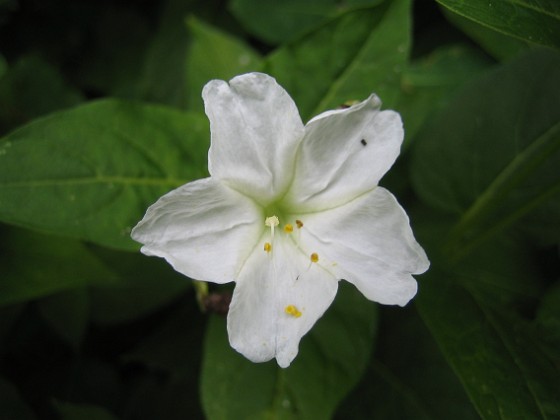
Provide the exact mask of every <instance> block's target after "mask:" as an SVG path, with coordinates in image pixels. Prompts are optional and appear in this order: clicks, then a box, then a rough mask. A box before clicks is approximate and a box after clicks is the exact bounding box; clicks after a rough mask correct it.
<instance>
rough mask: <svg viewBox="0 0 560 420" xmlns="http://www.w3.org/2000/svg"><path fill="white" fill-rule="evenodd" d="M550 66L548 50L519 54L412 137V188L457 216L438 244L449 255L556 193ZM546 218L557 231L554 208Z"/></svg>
mask: <svg viewBox="0 0 560 420" xmlns="http://www.w3.org/2000/svg"><path fill="white" fill-rule="evenodd" d="M558 68H560V54H557V53H554V52H552V51H551V50H538V51H534V52H531V53H528V54H525V55H523V56H522V57H520V58H519V59H518V60H515V61H513V62H511V63H510V64H508V65H505V66H503V67H500V68H498V69H497V70H495V71H493V72H491V73H489V74H487V75H485V76H484V77H483V78H481V79H480V80H478V81H475V82H474V83H472V84H470V85H469V86H468V87H466V88H465V90H464V91H463V92H462V94H461V95H459V96H458V97H457V98H456V99H455V100H454V101H453V103H452V104H450V106H448V107H447V108H446V109H445V111H444V112H442V113H441V114H440V115H439V116H438V118H436V119H434V120H433V121H432V122H431V124H430V125H429V126H428V127H426V129H425V130H423V131H422V133H420V135H419V137H418V138H417V140H416V144H417V147H416V149H415V155H414V156H413V158H414V159H413V162H412V181H413V185H414V187H415V190H416V192H417V193H418V194H419V195H420V196H421V197H422V198H423V200H424V201H425V202H426V203H428V204H430V205H431V206H433V207H435V208H438V209H440V210H443V211H445V212H451V213H455V214H460V215H461V219H460V221H459V222H458V224H457V226H456V228H455V230H454V232H453V233H452V235H451V240H450V242H449V243H448V244H446V245H445V246H446V247H447V248H448V252H449V254H450V255H452V256H454V257H461V256H462V255H465V254H466V253H468V252H470V251H471V250H472V249H474V248H475V247H476V246H478V244H479V243H480V242H482V241H484V240H486V239H487V238H489V237H491V236H492V235H494V234H496V233H497V232H499V231H501V230H502V229H503V228H505V227H507V226H509V225H511V224H512V223H514V222H516V221H518V220H519V219H520V218H521V217H522V216H524V215H526V214H527V213H529V212H530V211H531V210H532V209H533V208H535V207H538V206H539V205H543V204H544V206H545V207H546V206H547V205H554V203H555V201H556V200H558V198H559V196H558V192H560V172H558V169H557V168H558V166H559V165H560V151H559V149H560V108H559V107H557V106H556V104H558V103H559V102H560V79H559V78H558V77H557V73H558ZM551 197H555V200H553V201H548V203H551V204H547V200H550V198H551ZM552 217H554V219H552V220H547V221H545V222H546V223H550V225H555V226H556V227H555V231H554V232H553V233H552V234H553V235H556V237H557V238H560V231H558V227H560V220H558V214H556V215H552ZM526 223H527V222H526V221H525V222H524V224H526ZM534 223H539V221H534Z"/></svg>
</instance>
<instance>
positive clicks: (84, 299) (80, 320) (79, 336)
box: [38, 287, 90, 351]
mask: <svg viewBox="0 0 560 420" xmlns="http://www.w3.org/2000/svg"><path fill="white" fill-rule="evenodd" d="M38 308H39V312H40V313H41V316H42V317H43V318H44V319H45V320H46V321H47V322H48V323H49V325H50V327H51V328H52V329H53V330H54V331H55V332H56V333H57V334H58V335H59V336H60V337H62V338H63V339H64V340H65V341H66V342H67V343H68V344H70V346H71V347H72V348H73V349H74V350H76V351H78V350H79V349H80V347H81V345H82V341H83V338H84V336H85V333H86V328H87V325H88V322H89V312H90V311H89V309H90V308H89V296H88V291H87V289H86V287H77V288H75V289H71V290H67V291H64V292H61V293H58V294H55V295H52V296H48V297H46V298H44V299H42V300H40V301H39V302H38Z"/></svg>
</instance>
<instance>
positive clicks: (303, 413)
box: [202, 284, 376, 420]
mask: <svg viewBox="0 0 560 420" xmlns="http://www.w3.org/2000/svg"><path fill="white" fill-rule="evenodd" d="M341 286H342V287H341V288H340V290H339V294H338V296H337V298H336V301H335V303H334V305H333V306H332V307H331V308H330V309H329V310H328V311H327V313H326V315H325V316H324V317H323V318H322V319H321V320H319V322H318V323H317V324H316V325H315V326H314V327H313V329H312V330H311V331H310V332H309V334H308V335H307V336H305V337H304V338H303V340H302V342H301V345H300V353H299V355H298V356H297V358H296V359H295V360H294V362H293V363H292V365H291V366H290V367H289V368H287V369H280V368H279V367H278V366H277V365H276V362H275V361H271V362H268V363H264V364H255V363H251V362H249V361H248V360H246V359H245V358H243V356H241V355H239V354H237V353H236V352H235V351H234V350H233V349H231V347H230V346H229V343H228V339H227V334H226V325H225V320H223V319H220V318H217V317H214V318H212V319H211V320H210V324H209V328H208V331H207V336H206V340H205V344H204V354H205V357H204V361H203V366H202V403H203V406H204V410H205V412H206V415H207V416H208V418H209V419H211V420H215V419H240V418H252V419H268V418H294V419H296V418H297V419H323V418H329V417H330V416H332V414H333V412H334V410H335V408H336V407H337V405H338V403H339V402H340V400H341V399H342V398H343V397H344V396H345V395H346V394H347V393H348V392H349V390H350V389H351V388H352V387H353V386H354V385H355V384H356V382H357V381H358V380H359V378H360V376H361V375H362V373H363V370H364V368H365V366H366V363H367V360H368V358H369V353H370V350H371V346H372V342H373V332H374V330H375V325H376V311H375V309H376V308H375V306H374V305H373V304H372V303H371V302H368V301H367V300H366V299H365V298H364V297H363V296H362V295H361V294H360V293H358V292H357V291H356V290H355V289H354V288H353V287H352V286H349V285H345V284H341Z"/></svg>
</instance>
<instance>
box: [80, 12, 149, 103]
mask: <svg viewBox="0 0 560 420" xmlns="http://www.w3.org/2000/svg"><path fill="white" fill-rule="evenodd" d="M94 15H96V16H95V25H93V26H92V28H91V33H89V34H88V38H89V45H88V47H89V48H88V50H87V51H86V52H85V53H83V54H82V57H81V58H82V60H81V62H80V65H81V66H80V70H79V72H78V77H79V79H80V80H79V82H80V83H81V84H82V85H84V87H85V88H86V89H87V90H88V91H93V92H94V93H96V94H97V95H99V96H106V95H116V96H120V97H128V96H130V95H128V93H129V92H130V91H131V90H133V89H134V88H135V86H136V84H137V82H138V79H139V77H140V71H139V69H141V68H142V67H141V65H142V62H143V59H144V52H145V49H146V45H147V43H148V39H149V29H150V28H149V22H148V20H147V19H146V17H144V16H142V14H140V13H139V11H137V10H135V9H134V8H131V7H124V6H122V5H120V4H116V3H108V4H107V5H106V6H105V7H101V8H100V7H97V8H95V13H94ZM124 28H126V30H123V29H124Z"/></svg>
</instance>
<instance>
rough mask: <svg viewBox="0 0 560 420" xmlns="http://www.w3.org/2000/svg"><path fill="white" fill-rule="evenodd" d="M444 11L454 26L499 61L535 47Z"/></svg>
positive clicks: (446, 10)
mask: <svg viewBox="0 0 560 420" xmlns="http://www.w3.org/2000/svg"><path fill="white" fill-rule="evenodd" d="M442 9H443V12H444V14H445V16H446V17H447V19H448V20H449V21H451V23H453V25H455V26H456V27H458V28H459V29H461V30H462V31H463V32H465V33H466V34H467V35H468V36H469V37H471V38H472V39H473V40H474V41H475V42H476V43H478V44H479V45H480V46H481V47H482V48H483V49H484V50H485V51H486V52H488V54H490V55H492V56H493V57H495V58H496V59H498V60H502V61H505V60H508V59H510V58H513V57H515V56H516V55H518V54H519V53H521V52H523V51H524V50H526V49H528V48H530V47H531V46H533V44H530V43H529V42H526V41H522V40H520V39H518V38H513V37H511V36H508V35H505V34H503V33H501V32H496V31H495V30H493V29H490V28H488V27H487V26H483V25H481V24H479V23H477V22H475V21H474V20H470V19H467V18H466V17H463V16H461V15H458V14H456V13H453V12H451V11H449V10H448V9H445V8H442Z"/></svg>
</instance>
